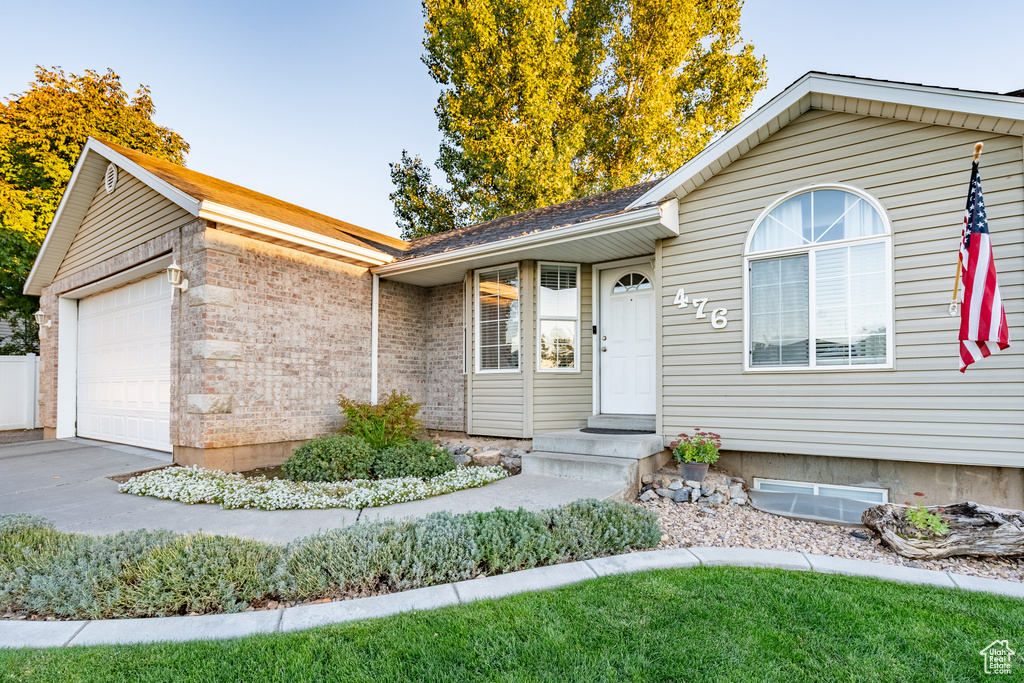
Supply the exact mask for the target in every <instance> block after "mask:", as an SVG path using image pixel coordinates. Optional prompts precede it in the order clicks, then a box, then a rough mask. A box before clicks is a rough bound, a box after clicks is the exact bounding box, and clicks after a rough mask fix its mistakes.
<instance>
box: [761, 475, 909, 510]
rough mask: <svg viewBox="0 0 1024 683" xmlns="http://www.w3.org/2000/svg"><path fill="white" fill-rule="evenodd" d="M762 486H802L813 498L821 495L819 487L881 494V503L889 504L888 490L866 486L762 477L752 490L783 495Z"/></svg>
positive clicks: (870, 501) (869, 501) (871, 501)
mask: <svg viewBox="0 0 1024 683" xmlns="http://www.w3.org/2000/svg"><path fill="white" fill-rule="evenodd" d="M762 484H780V485H782V486H802V487H805V488H809V489H812V490H813V491H814V493H813V494H809V495H814V496H819V495H821V494H819V493H818V490H819V489H820V488H821V487H825V488H827V489H839V490H840V491H850V492H852V493H858V492H870V493H881V494H882V503H883V504H884V503H888V502H889V489H876V488H871V487H868V486H843V485H841V484H821V483H818V482H812V481H793V480H791V479H764V478H762V477H754V490H755V491H765V492H766V493H785V492H784V491H767V490H766V489H762V488H761V485H762ZM822 497H823V498H835V497H836V496H822ZM851 498H852V497H851ZM852 500H860V501H863V502H866V503H874V502H876V501H873V500H868V501H864V500H863V499H862V498H852Z"/></svg>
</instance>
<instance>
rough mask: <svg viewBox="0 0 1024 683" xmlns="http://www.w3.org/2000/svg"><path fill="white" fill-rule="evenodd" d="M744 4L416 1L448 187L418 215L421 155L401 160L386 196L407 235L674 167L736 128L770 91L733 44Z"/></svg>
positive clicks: (744, 50) (741, 46)
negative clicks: (436, 88) (437, 88)
mask: <svg viewBox="0 0 1024 683" xmlns="http://www.w3.org/2000/svg"><path fill="white" fill-rule="evenodd" d="M741 8H742V0H592V1H590V2H585V3H581V2H571V1H570V0H478V1H476V2H470V3H464V2H454V1H453V0H423V13H424V16H425V18H426V25H425V29H426V34H427V35H426V38H425V39H424V43H423V44H424V47H425V49H426V51H425V54H424V56H423V62H424V64H425V65H426V66H427V68H428V69H429V71H430V75H431V77H432V78H433V79H434V80H435V81H436V82H437V83H438V84H440V85H441V86H442V91H441V95H440V97H439V99H438V105H437V107H436V109H435V113H436V115H437V119H438V127H439V129H440V130H441V132H442V134H443V136H444V137H443V141H442V143H441V148H440V151H439V155H438V160H437V167H438V168H439V169H440V170H441V171H442V172H443V173H444V174H445V177H446V179H447V181H448V184H449V185H450V186H451V188H452V189H451V190H450V191H448V193H447V196H446V197H445V196H442V197H441V198H442V199H444V200H445V201H443V202H442V203H441V205H440V206H432V207H430V208H429V209H420V208H419V204H418V203H417V202H416V201H414V198H418V199H419V200H421V201H422V200H424V199H425V198H426V197H427V196H432V195H425V194H424V193H423V192H422V188H423V187H428V188H431V187H435V185H434V183H433V182H431V180H430V174H429V170H428V169H427V168H426V167H425V165H424V164H422V162H421V161H419V157H415V159H414V160H415V161H417V162H418V163H417V164H412V163H410V162H411V160H410V158H409V157H408V156H407V155H406V154H404V153H403V157H402V161H401V162H399V163H397V164H392V178H393V179H394V178H395V177H396V175H397V176H398V177H399V178H404V177H407V176H408V175H410V174H412V175H415V176H416V177H417V179H418V180H417V183H415V184H410V183H405V184H402V183H398V182H396V191H395V193H393V194H392V199H393V200H394V201H395V213H396V216H398V217H399V219H400V221H402V227H403V231H404V233H407V234H409V235H419V234H425V233H430V232H434V231H437V230H441V229H447V226H450V225H460V224H461V223H460V219H461V220H464V219H465V218H466V217H471V218H472V219H473V220H488V219H491V218H496V217H498V216H502V215H507V214H511V213H516V212H519V211H525V210H528V209H532V208H536V207H540V206H546V205H549V204H554V203H557V202H562V201H567V200H570V199H574V198H577V197H582V196H586V195H589V194H593V193H596V192H603V191H606V190H611V189H615V188H619V187H625V186H628V185H632V184H635V183H638V182H642V181H644V180H649V179H652V178H655V177H657V176H660V175H662V174H664V173H666V172H668V171H671V170H673V169H675V168H677V167H679V166H681V165H682V164H683V163H684V162H685V161H687V160H688V159H690V158H691V157H693V156H694V155H695V154H696V153H697V152H699V151H700V150H701V149H703V148H704V146H705V145H707V143H708V142H710V141H711V139H712V138H713V137H714V136H715V135H717V134H719V133H721V132H722V131H724V130H727V129H728V128H730V127H732V126H733V125H735V124H736V123H738V122H739V120H740V118H741V117H742V115H743V112H744V111H745V110H746V109H747V108H748V107H749V106H750V104H751V102H752V100H753V97H754V95H755V94H756V93H757V92H758V91H759V90H760V89H761V88H763V87H764V86H765V84H766V82H767V80H766V76H765V60H764V58H763V57H761V58H758V57H757V56H756V55H755V54H754V48H753V46H752V45H750V44H745V43H744V42H743V40H742V39H741V37H740V26H739V19H740V10H741ZM425 203H426V204H429V203H430V202H429V201H427V202H425ZM448 204H450V205H451V206H452V207H453V208H452V210H451V213H446V212H448V209H447V208H446V207H447V205H448ZM400 210H401V211H402V214H399V211H400ZM439 213H441V214H446V217H445V218H443V219H442V218H440V217H439V215H438V214H439ZM449 216H450V218H449Z"/></svg>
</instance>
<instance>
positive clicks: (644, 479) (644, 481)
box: [640, 474, 654, 484]
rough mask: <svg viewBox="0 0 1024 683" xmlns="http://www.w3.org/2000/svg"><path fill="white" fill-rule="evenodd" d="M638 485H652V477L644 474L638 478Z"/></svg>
mask: <svg viewBox="0 0 1024 683" xmlns="http://www.w3.org/2000/svg"><path fill="white" fill-rule="evenodd" d="M640 483H642V484H653V483H654V475H653V474H645V475H644V476H642V477H640Z"/></svg>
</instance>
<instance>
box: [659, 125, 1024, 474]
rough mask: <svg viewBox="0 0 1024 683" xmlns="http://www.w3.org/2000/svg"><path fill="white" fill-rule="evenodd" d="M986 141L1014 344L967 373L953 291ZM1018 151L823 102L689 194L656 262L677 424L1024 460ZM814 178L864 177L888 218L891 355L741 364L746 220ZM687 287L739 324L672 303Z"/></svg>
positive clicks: (829, 444) (738, 442) (762, 448)
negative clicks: (855, 363)
mask: <svg viewBox="0 0 1024 683" xmlns="http://www.w3.org/2000/svg"><path fill="white" fill-rule="evenodd" d="M976 142H984V143H985V153H984V155H983V156H982V165H981V175H982V182H983V186H984V192H985V202H986V207H987V209H988V217H989V221H990V230H991V235H992V242H993V245H994V249H995V255H996V264H997V267H998V270H999V275H1000V285H1001V290H1002V295H1003V299H1004V302H1005V305H1006V311H1007V317H1008V322H1009V325H1010V338H1011V341H1012V342H1013V343H1014V346H1011V348H1010V349H1008V350H1006V351H1003V352H1002V353H999V354H996V355H994V356H993V357H991V358H988V359H986V360H984V361H982V362H981V363H980V364H977V365H974V366H972V367H971V368H970V369H969V370H968V371H967V373H966V374H965V375H961V374H960V373H959V372H958V371H957V353H958V343H957V330H958V328H959V318H953V317H950V316H949V315H948V312H947V307H948V303H949V298H950V295H951V293H952V286H953V275H954V272H955V264H956V260H955V259H956V245H957V240H958V238H959V235H960V229H961V221H962V217H963V210H964V203H965V199H966V191H967V183H968V180H969V178H970V155H971V152H972V149H973V145H974V143H976ZM1022 156H1024V149H1022V139H1021V138H1020V137H1019V136H1005V135H997V134H993V133H982V132H978V131H970V130H963V129H958V128H952V127H945V126H937V125H929V124H923V123H915V122H909V121H899V120H893V119H885V118H873V117H869V116H861V115H856V114H849V113H842V112H829V111H821V110H811V111H809V112H807V113H805V114H803V115H802V116H800V117H799V118H797V119H796V120H795V121H793V122H792V123H790V124H789V125H788V126H786V127H784V128H782V129H781V130H780V131H778V132H777V133H775V134H774V135H773V136H771V137H769V138H768V139H767V140H765V141H764V142H762V143H761V144H759V145H758V146H756V147H754V148H753V149H751V150H750V151H749V152H747V153H746V154H745V155H743V156H741V157H740V158H739V159H737V160H735V161H734V162H733V163H732V164H730V165H729V166H727V167H725V168H724V169H722V170H721V171H720V172H719V173H718V174H717V175H715V176H714V177H712V178H711V179H709V180H708V181H707V182H705V183H704V184H703V185H701V186H700V187H698V188H697V189H696V190H694V191H692V192H691V193H690V194H688V195H687V196H685V197H684V198H683V199H682V200H681V201H680V228H681V237H679V238H677V239H672V240H666V241H665V242H664V244H663V261H662V263H663V268H662V273H661V274H660V276H661V278H662V283H663V290H662V292H663V296H662V305H663V315H664V319H663V328H662V330H663V339H662V342H663V354H664V355H663V375H664V378H663V379H664V382H663V389H662V397H663V411H664V430H663V431H664V433H665V435H666V436H671V435H675V434H677V433H678V432H680V431H683V430H685V429H692V428H693V427H694V426H699V427H703V428H709V429H714V430H716V431H719V432H720V433H721V434H722V435H723V439H724V443H725V447H726V448H728V449H730V450H739V451H758V452H770V453H793V454H810V455H826V456H848V457H864V458H881V459H887V460H912V461H922V462H941V463H955V464H956V463H959V464H973V465H1002V466H1015V467H1024V455H1022V453H1024V228H1022V225H1024V161H1022ZM815 183H845V184H848V185H852V186H854V187H858V188H861V189H862V190H864V191H866V192H867V193H869V194H871V195H872V196H874V197H875V198H876V199H878V200H879V201H880V202H881V204H882V205H883V206H884V207H885V209H886V211H887V213H888V216H889V218H890V220H891V221H892V226H893V231H894V237H893V260H894V273H893V276H894V299H895V307H896V308H895V361H894V362H895V368H894V369H893V370H842V371H820V372H808V371H787V372H757V371H753V372H746V373H745V372H744V371H743V360H744V359H743V354H744V352H745V351H744V344H743V325H744V319H743V314H744V311H743V304H744V296H743V267H744V260H743V248H744V243H745V240H746V237H747V232H748V230H749V229H750V228H751V226H752V225H753V223H754V221H755V220H756V219H757V217H758V215H759V214H760V213H761V211H762V210H763V209H764V208H765V207H766V206H768V205H769V204H770V203H772V202H773V201H775V200H776V199H778V198H779V197H781V196H782V195H784V194H786V193H787V192H791V191H794V190H798V189H801V188H803V187H806V186H808V185H811V184H815ZM680 287H685V288H686V291H687V293H688V294H691V292H698V293H700V294H701V295H702V296H707V297H709V298H710V302H709V304H708V307H709V308H710V307H711V306H712V305H713V306H714V307H724V308H728V309H729V315H728V318H729V324H728V327H727V328H725V329H722V330H715V329H712V327H711V326H710V324H709V323H708V321H706V320H704V321H698V320H696V319H695V318H694V316H693V309H692V308H691V309H685V310H682V311H681V310H679V309H678V308H676V307H675V306H673V305H672V299H673V297H674V296H675V292H676V290H677V289H678V288H680ZM691 296H692V294H691Z"/></svg>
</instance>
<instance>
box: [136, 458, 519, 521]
mask: <svg viewBox="0 0 1024 683" xmlns="http://www.w3.org/2000/svg"><path fill="white" fill-rule="evenodd" d="M507 476H508V473H507V472H506V471H505V470H504V469H503V468H501V467H459V468H458V469H454V470H450V471H448V472H445V473H444V474H439V475H438V476H436V477H430V478H427V479H423V478H419V477H400V478H397V479H376V480H371V479H353V480H351V481H333V482H332V481H324V482H319V481H290V480H288V479H268V478H267V477H264V476H256V477H252V476H245V475H242V474H232V473H229V472H221V471H220V470H208V469H205V468H202V467H196V466H193V467H167V468H164V469H161V470H156V471H155V472H147V473H145V474H141V475H139V476H137V477H134V478H133V479H129V480H128V481H126V482H125V483H123V484H121V485H120V486H119V487H118V490H119V491H121V493H130V494H134V495H136V496H152V497H154V498H164V499H166V500H176V501H179V502H182V503H186V504H190V505H191V504H197V503H209V504H212V505H220V506H221V507H222V508H225V509H228V510H235V509H249V508H255V509H259V510H322V509H328V508H350V509H353V510H358V509H362V508H366V507H380V506H382V505H393V504H395V503H406V502H408V501H411V500H422V499H424V498H430V497H432V496H440V495H443V494H445V493H454V492H455V491H462V490H465V489H470V488H476V487H478V486H484V485H486V484H491V483H493V482H496V481H499V480H501V479H504V478H506V477H507Z"/></svg>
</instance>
